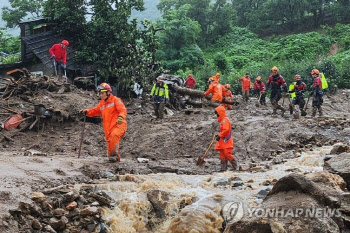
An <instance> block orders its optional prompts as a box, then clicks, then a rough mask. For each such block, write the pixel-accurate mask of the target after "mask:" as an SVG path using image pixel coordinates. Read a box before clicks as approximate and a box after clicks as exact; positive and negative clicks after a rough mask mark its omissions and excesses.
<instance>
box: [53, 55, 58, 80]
mask: <svg viewBox="0 0 350 233" xmlns="http://www.w3.org/2000/svg"><path fill="white" fill-rule="evenodd" d="M53 66H54V67H55V76H57V69H56V60H55V59H53Z"/></svg>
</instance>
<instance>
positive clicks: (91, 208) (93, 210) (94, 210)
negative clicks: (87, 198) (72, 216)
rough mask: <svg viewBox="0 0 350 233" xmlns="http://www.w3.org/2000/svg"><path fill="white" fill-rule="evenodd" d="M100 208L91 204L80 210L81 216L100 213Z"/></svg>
mask: <svg viewBox="0 0 350 233" xmlns="http://www.w3.org/2000/svg"><path fill="white" fill-rule="evenodd" d="M98 213H99V212H98V208H97V207H96V206H89V207H86V208H84V209H82V210H81V211H80V215H81V216H91V215H96V214H98Z"/></svg>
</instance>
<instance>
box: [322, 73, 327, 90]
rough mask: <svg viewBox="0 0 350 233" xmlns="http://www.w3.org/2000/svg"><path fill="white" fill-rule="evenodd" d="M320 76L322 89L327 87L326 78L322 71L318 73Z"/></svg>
mask: <svg viewBox="0 0 350 233" xmlns="http://www.w3.org/2000/svg"><path fill="white" fill-rule="evenodd" d="M320 77H321V86H322V89H326V88H328V83H327V80H326V77H325V76H324V74H323V73H320Z"/></svg>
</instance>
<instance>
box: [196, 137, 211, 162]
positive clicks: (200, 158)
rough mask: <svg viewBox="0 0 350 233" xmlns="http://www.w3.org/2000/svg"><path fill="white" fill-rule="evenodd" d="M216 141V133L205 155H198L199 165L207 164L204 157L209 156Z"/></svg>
mask: <svg viewBox="0 0 350 233" xmlns="http://www.w3.org/2000/svg"><path fill="white" fill-rule="evenodd" d="M214 142H215V134H214V135H213V139H212V140H211V142H210V145H209V147H208V149H207V150H206V151H205V153H204V155H203V156H202V157H200V156H199V157H198V160H197V165H198V166H204V165H205V161H204V159H205V157H206V156H207V154H208V152H209V150H210V148H211V147H212V146H213V144H214Z"/></svg>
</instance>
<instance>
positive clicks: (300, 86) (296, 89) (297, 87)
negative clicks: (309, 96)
mask: <svg viewBox="0 0 350 233" xmlns="http://www.w3.org/2000/svg"><path fill="white" fill-rule="evenodd" d="M294 81H295V82H294V85H293V86H292V87H290V90H289V93H292V94H294V95H293V96H294V98H292V104H293V105H299V109H300V111H301V115H302V116H306V112H305V110H304V106H305V99H304V98H305V96H304V92H305V91H306V85H305V83H304V82H303V81H301V76H300V75H299V74H296V75H295V77H294ZM291 114H293V106H291Z"/></svg>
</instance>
